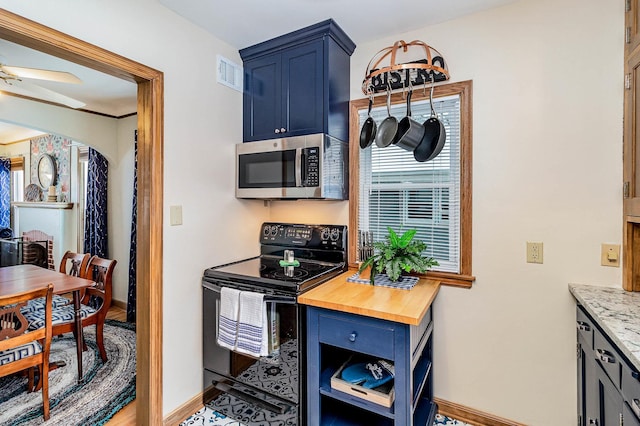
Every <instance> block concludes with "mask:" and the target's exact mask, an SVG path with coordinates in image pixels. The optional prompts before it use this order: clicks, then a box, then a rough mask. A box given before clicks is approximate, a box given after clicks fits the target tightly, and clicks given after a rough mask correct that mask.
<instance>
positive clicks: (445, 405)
mask: <svg viewBox="0 0 640 426" xmlns="http://www.w3.org/2000/svg"><path fill="white" fill-rule="evenodd" d="M202 401H203V394H202V393H199V394H197V395H196V396H194V397H193V398H191V399H190V400H189V401H187V402H185V403H184V404H182V405H181V406H180V407H178V408H176V409H175V410H173V411H172V412H171V413H169V414H168V415H167V417H165V418H164V420H163V422H162V424H163V425H164V426H176V425H179V424H180V423H182V422H183V421H185V420H186V419H187V418H189V416H191V415H192V414H193V413H195V412H197V411H199V410H201V409H202V408H203V407H204V404H203V403H202ZM433 401H434V402H435V403H436V404H438V413H439V414H442V415H443V416H447V417H452V418H454V419H456V420H460V421H462V422H465V423H469V424H471V425H475V426H526V425H525V424H524V423H518V422H514V421H513V420H508V419H504V418H502V417H498V416H495V415H493V414H488V413H484V412H482V411H479V410H476V409H475V408H470V407H465V406H464V405H461V404H456V403H455V402H449V401H445V400H444V399H440V398H433Z"/></svg>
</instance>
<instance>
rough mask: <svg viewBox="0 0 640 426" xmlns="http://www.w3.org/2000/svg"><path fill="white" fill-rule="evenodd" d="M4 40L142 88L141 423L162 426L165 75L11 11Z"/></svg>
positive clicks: (0, 20) (4, 21)
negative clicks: (121, 79)
mask: <svg viewBox="0 0 640 426" xmlns="http://www.w3.org/2000/svg"><path fill="white" fill-rule="evenodd" d="M0 38H2V39H5V40H8V41H11V42H14V43H17V44H20V45H23V46H26V47H29V48H32V49H35V50H39V51H41V52H44V53H48V54H50V55H54V56H57V57H59V58H62V59H65V60H68V61H71V62H75V63H77V64H80V65H84V66H86V67H88V68H92V69H95V70H97V71H101V72H104V73H106V74H110V75H113V76H115V77H119V78H123V79H125V80H128V81H131V82H134V83H136V84H137V85H138V111H137V112H138V219H137V238H138V241H137V264H136V267H137V273H136V278H137V289H136V291H137V305H136V315H137V324H136V348H137V350H136V358H137V369H136V424H138V425H161V424H162V220H163V218H162V216H163V215H162V212H163V204H162V203H163V193H162V191H163V120H164V117H163V114H164V92H163V90H164V85H163V74H162V72H160V71H158V70H155V69H153V68H149V67H147V66H145V65H142V64H139V63H137V62H135V61H132V60H130V59H127V58H124V57H122V56H120V55H117V54H115V53H112V52H109V51H107V50H105V49H102V48H100V47H98V46H95V45H92V44H90V43H87V42H85V41H82V40H80V39H77V38H75V37H72V36H69V35H67V34H64V33H62V32H60V31H57V30H54V29H52V28H49V27H46V26H44V25H42V24H39V23H37V22H34V21H31V20H29V19H26V18H24V17H22V16H19V15H16V14H14V13H11V12H9V11H7V10H5V9H0ZM151 212H153V214H151Z"/></svg>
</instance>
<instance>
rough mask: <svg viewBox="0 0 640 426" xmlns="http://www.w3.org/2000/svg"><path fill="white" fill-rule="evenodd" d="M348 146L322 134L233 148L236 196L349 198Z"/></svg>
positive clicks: (259, 142)
mask: <svg viewBox="0 0 640 426" xmlns="http://www.w3.org/2000/svg"><path fill="white" fill-rule="evenodd" d="M348 176H349V146H348V144H347V142H343V141H340V140H338V139H336V138H333V137H331V136H329V135H325V134H313V135H306V136H296V137H292V138H282V139H270V140H265V141H258V142H247V143H241V144H237V145H236V197H237V198H261V199H272V200H278V199H299V198H306V199H324V200H346V199H348V198H349V188H348V181H349V179H348Z"/></svg>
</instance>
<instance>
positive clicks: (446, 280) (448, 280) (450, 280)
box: [349, 263, 476, 288]
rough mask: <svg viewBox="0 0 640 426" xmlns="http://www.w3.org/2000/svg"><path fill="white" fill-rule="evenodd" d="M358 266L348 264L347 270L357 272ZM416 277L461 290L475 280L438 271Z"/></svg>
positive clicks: (469, 276)
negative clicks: (460, 288)
mask: <svg viewBox="0 0 640 426" xmlns="http://www.w3.org/2000/svg"><path fill="white" fill-rule="evenodd" d="M359 267H360V264H357V263H350V264H349V269H355V270H356V271H358V268H359ZM411 275H414V274H411ZM415 275H416V276H418V277H424V278H428V279H431V280H437V281H440V283H441V284H442V285H449V286H452V287H463V288H471V286H472V285H473V282H474V281H475V280H476V277H474V276H472V275H462V274H454V273H453V272H440V271H429V272H427V273H426V274H415Z"/></svg>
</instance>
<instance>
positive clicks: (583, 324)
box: [578, 321, 591, 331]
mask: <svg viewBox="0 0 640 426" xmlns="http://www.w3.org/2000/svg"><path fill="white" fill-rule="evenodd" d="M578 329H579V330H582V331H591V327H589V324H587V323H586V322H584V321H578Z"/></svg>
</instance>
